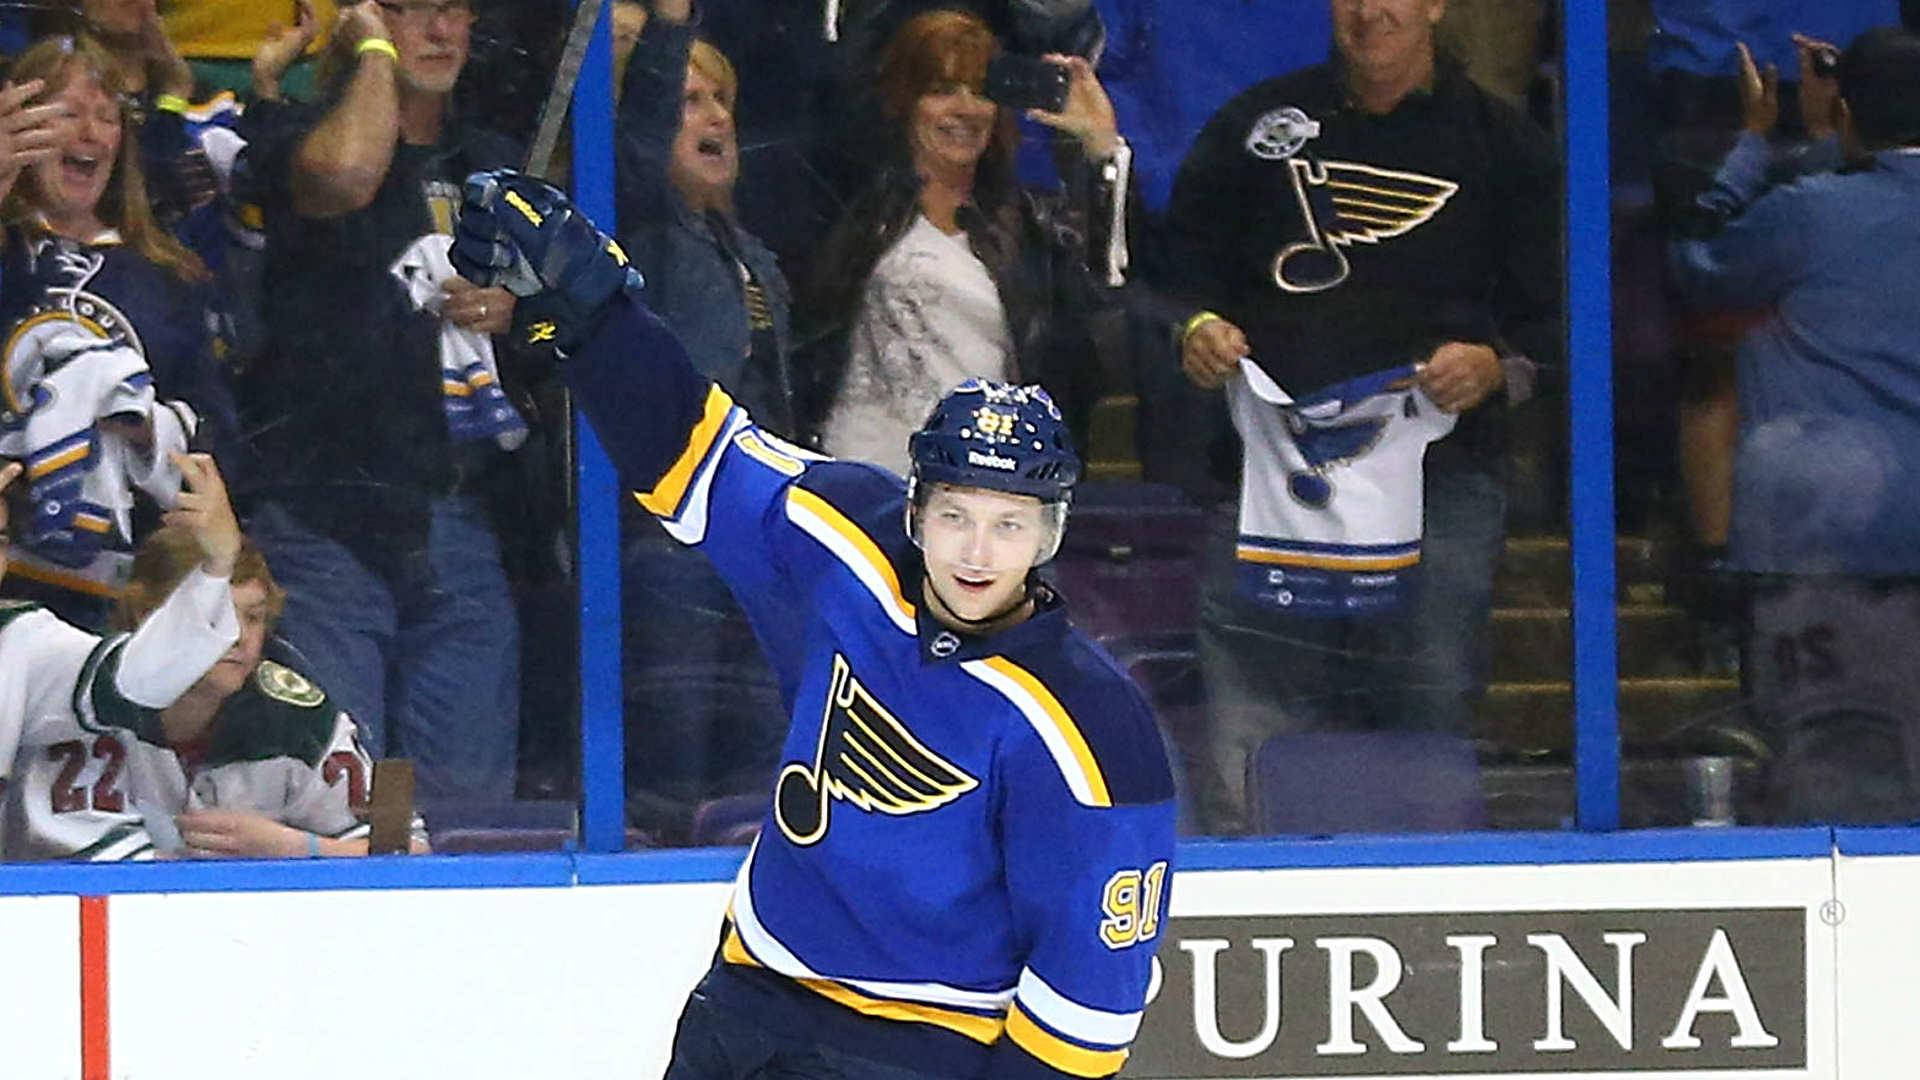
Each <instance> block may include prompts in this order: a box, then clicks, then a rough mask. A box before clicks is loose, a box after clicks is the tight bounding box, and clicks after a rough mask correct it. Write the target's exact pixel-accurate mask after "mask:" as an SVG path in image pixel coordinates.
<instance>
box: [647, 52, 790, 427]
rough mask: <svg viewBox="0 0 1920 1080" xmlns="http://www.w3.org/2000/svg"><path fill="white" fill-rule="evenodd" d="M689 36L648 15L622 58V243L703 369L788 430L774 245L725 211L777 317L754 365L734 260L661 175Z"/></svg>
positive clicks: (757, 413) (652, 298)
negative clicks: (765, 356) (769, 344)
mask: <svg viewBox="0 0 1920 1080" xmlns="http://www.w3.org/2000/svg"><path fill="white" fill-rule="evenodd" d="M693 40H694V33H693V28H692V27H691V26H689V25H674V24H671V23H668V22H667V21H666V20H665V19H657V18H656V19H649V20H648V21H647V25H646V29H645V30H644V31H643V32H642V33H641V35H640V40H639V41H638V43H636V44H635V45H634V49H633V55H632V58H631V59H629V60H628V62H627V74H626V81H625V84H624V86H623V88H622V95H621V99H620V111H619V125H618V131H617V132H616V175H615V183H616V191H617V198H618V208H619V214H620V234H621V242H622V243H623V244H624V245H625V246H626V249H627V253H628V254H629V255H630V256H631V257H632V259H633V261H634V264H635V265H636V266H638V267H639V269H640V272H641V274H642V275H643V276H644V277H645V278H646V281H647V284H646V290H645V294H644V295H645V298H646V302H647V306H648V307H650V308H652V309H653V310H654V311H655V312H656V313H658V314H659V315H660V317H661V318H663V319H665V320H666V321H667V324H668V325H669V326H671V327H673V330H674V333H675V335H676V336H677V337H679V339H680V341H681V342H682V343H683V344H684V345H685V346H686V349H687V355H688V357H689V358H690V359H691V360H692V361H693V365H694V366H695V367H696V368H698V369H699V370H700V373H701V374H703V375H706V376H709V377H711V378H713V379H714V380H716V381H718V382H719V383H720V384H721V385H723V386H725V387H726V388H727V390H728V392H729V393H731V394H733V395H734V397H735V398H736V399H738V400H739V401H740V403H741V404H742V405H744V406H745V407H746V408H747V411H748V412H750V413H752V414H753V416H754V418H755V419H756V420H757V421H759V422H760V424H761V425H762V426H764V427H768V428H771V429H772V430H774V431H778V432H780V433H782V434H792V433H793V428H794V405H793V375H792V371H791V367H790V360H789V358H790V356H791V347H792V332H791V326H792V318H791V312H792V294H791V291H790V290H789V288H788V286H787V280H786V278H785V277H784V276H783V275H782V274H781V273H780V266H779V264H778V262H777V261H776V260H775V258H774V256H773V253H772V252H771V251H769V250H768V249H767V247H766V245H765V244H763V243H761V242H760V240H759V238H757V237H755V236H754V235H753V234H752V233H749V232H747V231H746V230H745V229H744V228H743V227H742V226H741V225H740V223H739V220H738V218H737V217H734V216H733V215H732V213H731V212H730V211H729V212H728V220H729V221H730V222H731V223H732V225H733V235H734V238H735V243H736V244H737V248H738V255H739V261H740V263H744V264H745V265H746V268H747V270H748V271H749V272H751V273H752V275H753V277H754V279H755V280H756V281H758V282H760V285H761V288H762V289H763V290H764V291H765V293H766V298H767V306H768V309H769V313H770V315H771V317H772V319H773V334H774V339H775V343H776V348H775V350H774V357H773V358H772V359H773V370H771V371H764V370H763V371H753V372H750V371H748V370H747V359H748V350H749V347H750V345H751V342H752V337H753V331H752V329H751V328H750V327H749V325H748V322H747V302H746V284H745V282H744V281H742V280H741V275H740V267H739V264H738V263H736V262H735V261H734V257H733V255H731V254H729V253H728V251H727V249H726V247H725V246H724V245H723V244H722V242H721V240H720V238H719V237H717V236H716V235H715V233H714V228H713V226H712V224H711V223H710V222H709V221H708V220H707V218H706V217H705V216H703V215H702V214H699V213H697V212H695V211H694V210H693V209H692V208H691V207H689V206H688V205H687V203H686V201H685V200H684V199H682V198H681V197H680V194H679V193H678V192H677V191H675V190H674V188H673V185H672V184H671V183H670V182H669V181H668V179H667V162H668V158H669V156H670V155H671V153H672V147H673V139H674V136H675V135H676V134H677V133H678V131H679V129H680V115H681V91H682V87H683V85H684V82H685V78H686V71H687V55H688V53H689V51H690V50H691V49H692V47H693Z"/></svg>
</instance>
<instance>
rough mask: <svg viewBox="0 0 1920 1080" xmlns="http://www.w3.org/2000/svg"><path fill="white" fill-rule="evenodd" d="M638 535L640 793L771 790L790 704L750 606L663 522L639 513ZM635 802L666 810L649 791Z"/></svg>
mask: <svg viewBox="0 0 1920 1080" xmlns="http://www.w3.org/2000/svg"><path fill="white" fill-rule="evenodd" d="M628 532H629V537H628V539H627V542H626V546H625V551H624V553H623V556H622V564H623V566H624V574H625V580H624V585H623V591H622V594H621V604H622V607H623V609H624V611H623V615H622V620H621V621H622V635H623V638H624V642H625V649H624V650H623V658H622V666H623V673H624V684H625V686H624V696H625V702H626V732H627V785H628V790H629V792H630V793H634V792H645V793H648V794H650V795H651V796H654V797H656V798H658V799H660V800H663V801H664V803H665V804H666V807H678V808H679V809H682V810H691V809H692V808H693V806H694V805H696V804H697V803H699V802H700V801H702V800H704V799H711V798H715V797H718V796H724V795H735V794H741V793H744V792H763V791H769V790H771V789H772V785H773V774H774V772H775V770H776V769H777V768H778V766H779V758H780V746H781V743H782V741H783V740H784V739H785V736H786V730H787V712H786V708H785V706H784V705H783V704H782V701H781V694H780V682H779V678H778V677H777V676H776V675H775V674H774V671H773V669H772V668H771V667H770V666H769V665H768V663H767V658H766V654H765V653H764V652H763V651H762V649H761V644H760V640H759V638H758V637H756V635H755V632H754V627H753V625H752V624H751V622H750V621H749V620H748V617H747V614H746V612H744V611H743V610H742V609H741V606H740V604H739V602H738V601H737V600H735V599H734V596H733V593H732V592H730V591H729V590H728V588H727V584H726V582H725V581H723V580H721V578H720V575H719V573H718V572H716V571H715V570H714V569H713V564H712V563H710V562H709V561H708V560H707V557H706V555H705V554H704V553H702V552H699V551H695V550H693V549H691V548H687V547H683V546H681V545H680V544H678V543H676V542H675V541H673V540H671V539H669V538H668V537H667V535H666V534H665V533H664V532H663V531H662V530H661V529H660V527H659V526H658V525H657V524H655V523H654V522H653V521H651V520H634V521H633V522H631V523H630V525H629V528H628ZM769 633H775V634H778V633H779V631H777V630H773V629H769ZM789 633H790V634H792V635H797V633H798V631H797V629H796V630H794V631H790V632H789ZM773 640H780V638H779V637H778V636H776V637H775V638H773ZM629 802H630V805H629V811H630V812H634V813H637V814H641V815H642V816H644V814H647V813H653V812H656V811H655V810H647V809H644V806H645V805H647V804H646V800H644V799H640V800H629ZM657 809H660V810H662V812H664V808H657ZM642 823H643V824H646V823H647V822H642Z"/></svg>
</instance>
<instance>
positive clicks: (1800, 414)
mask: <svg viewBox="0 0 1920 1080" xmlns="http://www.w3.org/2000/svg"><path fill="white" fill-rule="evenodd" d="M1767 162H1768V152H1767V146H1766V143H1765V141H1764V140H1762V139H1761V138H1760V137H1758V136H1755V135H1751V134H1748V135H1742V136H1741V137H1740V141H1739V143H1737V144H1736V145H1735V146H1734V148H1733V151H1732V152H1731V153H1729V154H1728V156H1727V160H1726V161H1725V163H1724V164H1723V165H1722V166H1721V169H1720V172H1719V175H1718V177H1717V178H1716V182H1715V186H1714V188H1713V190H1711V191H1709V192H1707V193H1706V194H1705V195H1703V196H1702V197H1701V200H1700V201H1701V204H1702V206H1703V207H1705V208H1708V209H1711V210H1715V211H1717V212H1718V213H1719V214H1720V215H1721V216H1722V217H1724V218H1725V223H1724V225H1723V226H1722V227H1721V228H1720V229H1719V231H1717V232H1714V233H1713V234H1711V235H1709V236H1705V237H1684V238H1682V239H1680V240H1677V241H1676V242H1675V243H1674V246H1673V249H1672V251H1671V253H1670V259H1671V265H1672V269H1673V271H1674V275H1675V278H1676V281H1677V284H1678V285H1679V286H1680V287H1681V288H1682V289H1683V290H1684V291H1685V292H1686V293H1687V295H1688V296H1689V298H1690V299H1692V300H1693V301H1694V302H1696V303H1700V304H1706V305H1713V306H1724V307H1737V308H1744V309H1750V310H1764V311H1765V312H1767V318H1766V320H1765V322H1763V323H1762V324H1761V325H1760V326H1758V327H1756V328H1755V329H1754V330H1753V331H1752V332H1750V333H1749V334H1748V335H1747V336H1746V338H1745V340H1743V341H1742V342H1741V344H1740V356H1739V394H1740V439H1739V445H1738V450H1737V451H1736V457H1735V461H1734V499H1733V530H1732V534H1731V537H1730V541H1729V547H1730V548H1731V555H1732V557H1733V561H1734V564H1735V566H1736V567H1737V568H1739V569H1741V570H1749V571H1757V572H1764V573H1790V574H1819V573H1839V574H1849V575H1863V576H1911V575H1915V574H1920V507H1916V503H1915V501H1914V499H1913V491H1914V490H1915V485H1916V484H1920V335H1916V334H1915V332H1914V328H1913V312H1914V311H1915V310H1920V151H1916V150H1882V151H1880V152H1879V153H1877V154H1875V155H1873V157H1872V158H1871V159H1870V160H1868V161H1866V162H1864V163H1861V164H1859V165H1857V166H1854V167H1851V168H1849V169H1846V170H1843V171H1840V172H1835V173H1825V174H1819V175H1812V176H1806V177H1803V178H1801V179H1799V180H1797V181H1795V182H1793V183H1790V184H1786V185H1784V186H1780V187H1775V188H1772V189H1770V190H1769V188H1768V186H1767V179H1766V172H1767V170H1766V166H1767Z"/></svg>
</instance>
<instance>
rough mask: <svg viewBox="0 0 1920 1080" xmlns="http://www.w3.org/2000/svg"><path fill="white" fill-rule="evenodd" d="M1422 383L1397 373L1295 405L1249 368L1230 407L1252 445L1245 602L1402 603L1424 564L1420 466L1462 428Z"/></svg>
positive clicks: (1366, 607) (1230, 391) (1386, 608)
mask: <svg viewBox="0 0 1920 1080" xmlns="http://www.w3.org/2000/svg"><path fill="white" fill-rule="evenodd" d="M1413 376H1414V370H1413V366H1412V365H1407V366H1404V367H1397V368H1389V369H1387V370H1385V371H1376V372H1373V373H1372V374H1369V375H1362V376H1360V377H1358V378H1354V379H1348V380H1346V381H1345V382H1340V383H1336V384H1334V385H1333V386H1329V387H1326V388H1324V389H1322V390H1319V391H1316V392H1315V393H1313V394H1311V395H1308V396H1307V397H1304V398H1301V399H1299V400H1295V399H1294V398H1292V397H1290V396H1289V395H1288V394H1287V392H1286V391H1285V390H1282V389H1281V388H1280V386H1279V385H1278V384H1276V383H1275V382H1274V381H1273V380H1272V379H1271V378H1269V377H1268V376H1267V373H1266V372H1264V371H1262V370H1261V369H1260V366H1259V365H1258V364H1255V363H1254V362H1253V361H1251V360H1242V361H1240V374H1239V376H1238V377H1236V378H1234V379H1231V380H1229V381H1228V383H1227V403H1228V408H1229V409H1230V410H1231V412H1232V415H1233V425H1234V427H1235V429H1237V430H1238V431H1239V432H1240V439H1241V441H1242V442H1243V443H1245V444H1246V447H1247V456H1246V467H1245V469H1244V471H1243V472H1242V474H1241V478H1240V538H1239V543H1238V545H1237V546H1236V555H1237V556H1238V559H1239V564H1240V566H1239V585H1240V593H1241V595H1242V596H1245V597H1246V598H1248V599H1250V600H1254V601H1256V602H1259V603H1263V604H1271V605H1274V606H1277V607H1281V608H1286V609H1289V610H1291V611H1294V612H1296V613H1298V614H1302V615H1373V614H1381V613H1386V612H1390V611H1394V610H1397V609H1399V608H1400V607H1401V606H1402V604H1403V602H1404V601H1405V599H1406V596H1407V594H1408V586H1409V584H1410V578H1411V575H1412V574H1413V573H1414V572H1415V569H1416V568H1417V566H1418V564H1419V562H1420V537H1421V514H1422V493H1423V485H1422V483H1421V480H1422V472H1421V468H1420V465H1421V459H1422V458H1423V457H1424V456H1425V455H1426V452H1427V444H1428V443H1430V442H1432V441H1433V440H1435V439H1438V438H1440V437H1441V436H1443V435H1445V434H1446V433H1447V432H1449V431H1452V430H1453V422H1454V416H1453V414H1452V413H1446V412H1442V411H1440V409H1439V408H1438V407H1437V406H1435V405H1434V403H1433V401H1432V400H1431V399H1430V398H1428V397H1427V395H1426V394H1425V393H1423V392H1422V391H1421V390H1420V388H1419V387H1417V386H1415V385H1412V383H1413Z"/></svg>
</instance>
